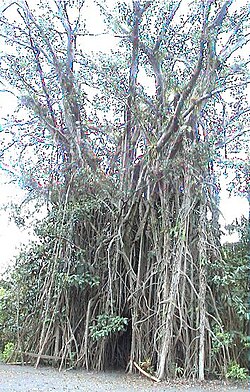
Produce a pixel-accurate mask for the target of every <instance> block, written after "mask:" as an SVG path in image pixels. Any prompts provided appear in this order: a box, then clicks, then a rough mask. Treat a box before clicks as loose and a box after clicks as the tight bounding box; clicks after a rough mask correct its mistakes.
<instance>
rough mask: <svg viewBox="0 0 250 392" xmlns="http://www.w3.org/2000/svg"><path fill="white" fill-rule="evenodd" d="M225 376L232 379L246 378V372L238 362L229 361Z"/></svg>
mask: <svg viewBox="0 0 250 392" xmlns="http://www.w3.org/2000/svg"><path fill="white" fill-rule="evenodd" d="M226 377H227V378H232V379H234V380H247V378H248V372H247V369H245V368H244V367H240V365H239V364H238V363H236V362H231V363H230V364H229V366H228V369H227V373H226Z"/></svg>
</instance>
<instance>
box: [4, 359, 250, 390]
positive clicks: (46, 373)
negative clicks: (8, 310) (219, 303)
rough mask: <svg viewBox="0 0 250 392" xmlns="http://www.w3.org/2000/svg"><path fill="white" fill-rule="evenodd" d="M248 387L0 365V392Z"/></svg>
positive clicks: (122, 373)
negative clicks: (159, 380) (153, 380)
mask: <svg viewBox="0 0 250 392" xmlns="http://www.w3.org/2000/svg"><path fill="white" fill-rule="evenodd" d="M247 390H249V389H248V385H247V383H245V384H243V383H240V384H239V383H237V384H235V383H232V382H231V383H229V382H221V381H220V382H219V381H205V382H204V383H198V382H190V381H189V382H188V381H187V382H183V381H181V382H175V383H170V382H161V383H155V382H151V381H150V380H148V379H146V378H145V377H142V376H140V375H128V374H125V373H124V372H120V371H110V372H105V373H97V372H93V371H85V370H77V371H76V370H69V371H61V372H60V373H59V372H58V370H56V369H53V368H48V367H40V368H38V369H35V368H34V367H31V366H18V365H6V364H0V392H133V391H135V392H149V391H150V392H175V391H176V392H181V391H187V392H233V391H234V392H245V391H247Z"/></svg>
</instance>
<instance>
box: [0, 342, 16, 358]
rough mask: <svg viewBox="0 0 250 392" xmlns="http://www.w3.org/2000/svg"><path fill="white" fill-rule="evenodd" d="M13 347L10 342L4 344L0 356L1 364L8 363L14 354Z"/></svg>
mask: <svg viewBox="0 0 250 392" xmlns="http://www.w3.org/2000/svg"><path fill="white" fill-rule="evenodd" d="M14 347H15V345H14V343H12V342H8V343H6V344H5V346H4V349H3V352H2V354H1V360H2V361H3V362H8V361H9V360H10V359H11V357H12V355H13V352H14Z"/></svg>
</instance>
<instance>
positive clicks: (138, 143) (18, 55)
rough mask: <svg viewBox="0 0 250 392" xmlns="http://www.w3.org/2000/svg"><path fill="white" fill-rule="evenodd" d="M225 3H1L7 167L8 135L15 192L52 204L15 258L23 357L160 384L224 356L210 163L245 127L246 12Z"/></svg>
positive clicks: (213, 365)
mask: <svg viewBox="0 0 250 392" xmlns="http://www.w3.org/2000/svg"><path fill="white" fill-rule="evenodd" d="M111 3H112V4H111ZM232 3H233V1H231V0H227V1H210V0H206V1H192V2H190V4H187V2H186V1H181V0H178V1H177V0H173V1H170V0H169V1H127V2H125V1H124V2H118V1H114V2H109V1H106V2H99V1H87V0H86V1H84V0H83V1H80V0H79V1H73V0H61V1H60V0H49V1H46V2H43V1H36V2H33V1H15V2H8V3H6V5H5V6H3V7H2V9H1V18H0V22H1V37H4V38H5V40H6V53H5V54H3V56H2V61H3V66H2V77H3V79H2V80H7V81H8V83H9V85H11V86H12V88H13V91H14V93H16V94H17V96H18V98H19V104H18V108H17V111H16V112H15V113H14V114H13V116H10V117H9V118H8V119H7V120H8V121H7V122H6V125H5V131H6V133H7V132H9V134H8V138H9V139H7V140H8V143H9V144H8V145H7V146H6V147H5V150H4V151H5V156H7V154H8V151H9V150H10V148H9V147H10V145H11V142H12V140H13V143H15V145H16V148H17V151H19V152H20V157H21V158H20V161H19V163H17V162H16V161H14V158H12V162H14V163H13V165H15V164H19V167H20V170H21V173H22V176H23V183H24V186H25V187H28V188H29V190H30V192H31V193H32V194H34V195H36V196H37V197H38V196H39V195H41V196H42V198H43V200H44V202H46V203H47V206H48V215H47V217H46V218H45V219H43V220H42V221H41V222H40V223H37V225H36V228H35V230H36V233H37V235H38V238H39V241H37V242H36V243H33V245H32V246H31V247H30V249H29V251H26V252H24V253H21V254H20V256H19V259H18V260H17V267H16V268H17V271H19V272H18V273H16V278H15V279H16V284H17V287H18V290H17V302H18V309H19V310H18V317H17V318H16V324H17V327H16V331H17V332H16V333H17V345H16V353H17V355H18V356H20V357H21V358H22V360H24V359H25V357H26V356H28V357H29V359H32V360H35V363H36V365H38V364H39V363H40V362H41V361H43V360H52V361H54V362H55V363H56V365H57V366H58V367H59V368H62V367H64V366H68V367H69V366H74V367H84V368H87V369H98V370H102V369H106V368H109V367H111V368H114V367H122V368H124V369H127V370H129V371H133V370H135V369H136V365H137V368H138V366H139V367H141V368H144V370H146V371H147V372H151V374H154V375H155V377H157V378H158V379H164V378H166V377H175V376H184V377H197V378H199V379H203V378H204V376H205V375H206V374H209V373H214V372H219V373H223V369H224V368H225V366H226V364H227V363H228V362H229V361H230V360H231V353H230V350H228V349H226V348H225V346H222V347H221V348H219V349H216V350H215V346H216V344H217V340H218V338H217V335H216V332H215V331H221V332H223V321H222V318H223V315H222V314H221V313H220V309H218V307H217V298H218V296H219V295H220V293H219V292H218V291H217V289H216V285H215V284H214V280H213V277H214V274H215V273H218V274H219V273H220V271H219V270H217V271H215V267H214V266H215V265H218V264H219V261H220V260H221V253H220V228H219V223H218V218H219V206H218V201H219V180H218V172H219V163H220V161H221V160H222V159H226V158H227V156H226V155H227V148H229V147H228V145H229V144H230V143H234V141H235V140H236V139H237V137H239V135H241V134H243V133H244V131H245V126H246V122H247V121H248V120H247V109H246V107H247V104H246V97H245V88H246V86H247V77H246V75H247V66H246V63H247V61H244V55H243V57H240V56H242V53H243V52H242V47H244V45H245V44H246V43H247V42H248V40H249V35H247V33H246V30H245V29H246V24H247V18H248V17H249V9H248V8H247V6H245V7H244V6H242V7H240V6H239V5H238V6H237V7H236V8H235V6H234V5H233V4H232ZM13 15H15V17H14V19H13ZM84 18H85V19H86V20H85V19H84ZM94 18H97V19H96V20H93V19H94ZM98 23H99V26H97V24H98ZM103 37H106V38H105V39H104V38H103ZM109 40H112V42H113V48H112V49H111V50H110V51H105V50H104V51H103V50H102V47H101V45H103V44H105V43H106V42H108V41H109ZM88 42H91V45H93V51H92V52H91V50H90V49H91V48H89V46H88V45H89V44H87V43H88ZM99 46H100V47H99ZM238 53H239V55H238ZM236 54H237V55H236ZM6 88H7V87H6ZM24 112H25V113H26V114H25V119H23V118H24ZM10 129H11V131H10ZM12 138H13V139H12ZM20 162H21V163H20ZM238 172H239V177H238V179H239V181H240V179H242V178H243V177H242V176H243V175H242V173H241V172H240V168H238ZM216 339H217V340H216ZM216 347H218V344H217V346H216Z"/></svg>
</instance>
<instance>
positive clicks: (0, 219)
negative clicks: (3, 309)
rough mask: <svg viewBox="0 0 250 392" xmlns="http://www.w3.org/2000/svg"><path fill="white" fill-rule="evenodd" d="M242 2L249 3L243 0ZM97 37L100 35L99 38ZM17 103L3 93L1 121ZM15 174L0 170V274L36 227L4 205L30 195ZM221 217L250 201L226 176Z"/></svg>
mask: <svg viewBox="0 0 250 392" xmlns="http://www.w3.org/2000/svg"><path fill="white" fill-rule="evenodd" d="M88 2H89V3H91V1H90V0H88ZM111 3H112V4H114V3H115V0H112V1H111V0H110V4H111ZM242 3H246V1H245V0H242ZM89 15H90V19H91V20H94V19H95V14H94V11H93V9H91V7H90V8H89ZM95 40H96V39H95ZM95 40H94V39H93V40H91V39H90V40H89V41H88V43H87V42H86V47H85V48H86V49H91V50H93V48H95V45H96V44H95V43H94V41H95ZM113 44H114V41H113V42H112V40H110V37H109V39H108V40H107V38H105V36H104V37H102V38H101V37H99V38H98V46H96V48H97V50H99V48H100V47H101V48H102V49H104V50H109V49H110V48H111V47H112V45H113ZM15 106H16V100H15V98H14V96H13V95H11V94H8V93H0V122H1V117H2V118H3V117H5V116H6V114H8V113H10V112H11V111H12V110H14V108H15ZM10 180H11V178H9V177H7V176H6V172H4V171H3V170H0V248H1V252H0V274H1V273H2V272H3V271H4V270H5V269H6V267H7V266H8V265H9V264H11V262H13V260H14V256H15V255H16V254H17V253H18V249H19V248H20V244H21V243H27V242H28V241H29V240H30V239H31V238H33V235H32V230H22V229H19V228H18V227H17V226H16V225H15V223H14V222H13V221H12V222H10V221H9V217H8V213H6V212H5V211H4V210H2V209H1V207H3V206H4V205H6V203H8V202H16V203H21V202H22V201H23V200H24V198H25V197H26V195H27V193H26V192H25V191H24V190H22V189H20V188H19V187H18V185H17V184H13V183H9V182H10ZM221 188H222V191H221V195H220V197H221V203H220V209H221V212H222V214H221V217H220V223H221V226H222V229H223V227H224V226H225V224H228V223H231V222H232V221H233V220H234V219H235V218H236V217H237V218H240V216H241V215H246V216H247V215H248V211H249V205H248V202H247V200H246V199H243V198H240V197H230V198H228V194H227V192H226V189H225V188H226V183H225V179H223V178H221ZM223 240H224V241H235V240H237V235H233V236H225V237H224V238H223Z"/></svg>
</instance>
